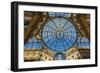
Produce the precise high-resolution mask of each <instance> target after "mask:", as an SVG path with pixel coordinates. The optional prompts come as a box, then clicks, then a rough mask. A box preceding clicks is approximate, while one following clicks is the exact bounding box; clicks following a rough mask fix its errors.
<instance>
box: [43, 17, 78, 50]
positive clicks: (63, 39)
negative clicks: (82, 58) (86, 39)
mask: <svg viewBox="0 0 100 73" xmlns="http://www.w3.org/2000/svg"><path fill="white" fill-rule="evenodd" d="M42 37H43V41H44V42H45V44H46V45H47V46H48V48H50V49H52V50H54V51H64V50H66V49H68V48H70V47H71V46H72V45H73V44H74V42H75V40H76V37H77V33H76V29H75V27H74V25H73V23H71V22H70V21H69V20H68V19H66V18H61V17H57V18H53V19H50V20H49V21H48V22H47V23H46V25H45V26H44V28H43V31H42Z"/></svg>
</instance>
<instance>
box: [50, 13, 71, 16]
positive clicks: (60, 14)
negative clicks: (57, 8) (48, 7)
mask: <svg viewBox="0 0 100 73" xmlns="http://www.w3.org/2000/svg"><path fill="white" fill-rule="evenodd" d="M49 16H51V17H71V13H62V12H49Z"/></svg>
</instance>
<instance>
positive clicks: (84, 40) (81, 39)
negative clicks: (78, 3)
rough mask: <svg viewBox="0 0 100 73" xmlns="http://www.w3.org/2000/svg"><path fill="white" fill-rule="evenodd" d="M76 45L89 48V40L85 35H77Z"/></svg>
mask: <svg viewBox="0 0 100 73" xmlns="http://www.w3.org/2000/svg"><path fill="white" fill-rule="evenodd" d="M77 46H78V48H81V49H82V48H83V49H89V48H90V42H89V40H88V39H87V38H86V37H79V38H78V40H77Z"/></svg>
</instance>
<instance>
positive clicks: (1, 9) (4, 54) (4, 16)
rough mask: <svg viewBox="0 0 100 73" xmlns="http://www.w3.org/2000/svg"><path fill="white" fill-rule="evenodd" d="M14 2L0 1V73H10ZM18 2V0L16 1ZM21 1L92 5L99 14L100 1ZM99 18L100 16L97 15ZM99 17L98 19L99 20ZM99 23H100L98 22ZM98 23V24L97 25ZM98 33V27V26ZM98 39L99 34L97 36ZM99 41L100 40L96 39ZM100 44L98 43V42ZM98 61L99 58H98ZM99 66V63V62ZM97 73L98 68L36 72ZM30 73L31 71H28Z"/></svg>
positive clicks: (38, 72) (99, 68)
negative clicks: (11, 9) (11, 6)
mask: <svg viewBox="0 0 100 73" xmlns="http://www.w3.org/2000/svg"><path fill="white" fill-rule="evenodd" d="M11 1H14V0H0V73H11V71H10V70H9V69H10V28H11V27H10V21H11V20H10V19H11V14H10V2H11ZM16 1H18V0H16ZM21 1H34V2H45V3H62V4H78V5H93V6H96V5H97V6H98V11H99V12H98V13H100V10H99V9H100V0H21ZM98 16H100V14H98ZM99 18H100V17H98V19H99ZM98 21H99V20H98ZM99 23H100V21H99ZM99 23H98V24H99ZM98 28H99V30H98V31H100V25H99V26H98ZM98 35H99V36H98V37H100V33H99V34H98ZM98 40H100V38H99V39H98ZM99 43H100V41H99ZM98 51H99V52H98V53H99V54H98V55H99V56H100V46H99V47H98ZM99 61H100V58H99ZM99 64H100V62H99ZM40 72H41V73H44V72H45V73H55V72H56V73H57V72H59V73H61V72H64V73H68V72H69V73H74V72H75V73H80V72H81V73H87V72H88V73H91V72H93V73H99V72H100V66H98V67H91V68H74V69H60V70H49V71H48V70H45V71H36V73H40ZM30 73H32V71H30Z"/></svg>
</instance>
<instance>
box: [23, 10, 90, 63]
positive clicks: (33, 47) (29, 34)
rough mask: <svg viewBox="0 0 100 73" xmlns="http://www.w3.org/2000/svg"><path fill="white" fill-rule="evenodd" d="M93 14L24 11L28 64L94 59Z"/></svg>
mask: <svg viewBox="0 0 100 73" xmlns="http://www.w3.org/2000/svg"><path fill="white" fill-rule="evenodd" d="M90 50H91V49H90V14H82V13H65V12H34V11H33V12H32V11H24V61H25V62H30V61H55V60H76V59H90Z"/></svg>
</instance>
